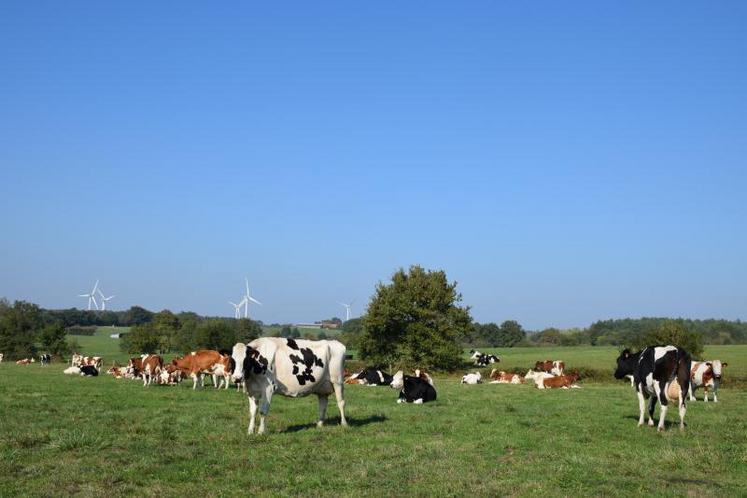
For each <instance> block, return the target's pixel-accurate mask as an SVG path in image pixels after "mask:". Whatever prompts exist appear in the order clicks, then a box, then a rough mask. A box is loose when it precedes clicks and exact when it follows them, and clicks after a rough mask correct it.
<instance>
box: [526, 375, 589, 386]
mask: <svg viewBox="0 0 747 498" xmlns="http://www.w3.org/2000/svg"><path fill="white" fill-rule="evenodd" d="M578 377H579V376H578V374H576V373H572V374H568V375H557V376H555V377H549V378H547V379H542V381H541V382H538V383H537V385H536V387H537V389H559V388H562V389H570V388H578V387H579V386H577V385H576V384H574V382H576V381H577V380H578Z"/></svg>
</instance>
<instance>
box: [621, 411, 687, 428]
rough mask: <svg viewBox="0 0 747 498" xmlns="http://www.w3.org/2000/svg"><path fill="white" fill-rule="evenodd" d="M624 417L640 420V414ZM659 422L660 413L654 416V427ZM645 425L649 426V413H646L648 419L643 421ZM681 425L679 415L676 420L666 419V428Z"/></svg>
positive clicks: (625, 416)
mask: <svg viewBox="0 0 747 498" xmlns="http://www.w3.org/2000/svg"><path fill="white" fill-rule="evenodd" d="M623 418H626V419H630V420H635V421H636V422H638V415H624V416H623ZM658 423H659V417H658V414H657V416H654V427H653V428H654V429H656V425H657V424H658ZM643 426H644V427H648V415H646V421H645V422H644V423H643ZM679 426H680V419H679V416H678V417H677V418H676V419H675V420H669V419H667V420H665V421H664V428H665V429H669V428H671V427H677V428H679ZM685 427H687V421H686V422H685Z"/></svg>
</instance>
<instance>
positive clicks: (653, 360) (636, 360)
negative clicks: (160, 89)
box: [0, 337, 727, 434]
mask: <svg viewBox="0 0 747 498" xmlns="http://www.w3.org/2000/svg"><path fill="white" fill-rule="evenodd" d="M470 353H471V359H472V360H473V361H474V362H475V365H476V366H487V365H491V364H494V363H497V362H500V358H498V357H497V356H495V355H485V354H482V353H480V352H479V351H471V352H470ZM345 357H346V348H345V346H344V345H343V344H342V343H340V342H338V341H335V340H320V341H311V340H301V339H298V340H294V339H285V338H278V337H262V338H259V339H255V340H254V341H252V342H250V343H249V344H243V343H238V344H236V345H235V346H234V347H233V350H232V351H231V352H228V351H220V352H219V351H213V350H200V351H194V352H192V353H189V354H187V355H184V356H177V357H176V358H174V359H172V360H171V362H168V363H167V362H164V360H163V358H161V356H159V355H155V354H145V355H141V356H139V357H135V358H131V359H130V360H129V362H128V364H127V365H126V366H117V365H116V364H113V365H112V367H111V368H110V369H109V370H107V372H106V373H107V374H110V375H112V376H114V377H115V378H117V379H120V378H127V379H139V380H142V382H143V386H144V387H147V386H149V385H151V384H153V383H155V384H165V385H176V384H179V383H180V382H181V381H182V380H183V379H186V378H191V379H192V381H193V384H192V387H193V389H196V388H197V386H198V384H199V385H201V386H203V387H204V385H205V376H206V375H207V376H211V377H212V378H213V385H214V386H215V387H216V388H221V387H223V388H225V389H228V386H229V382H230V381H233V382H234V384H235V385H236V386H237V389H242V390H243V391H244V392H245V393H246V394H247V396H248V400H249V427H248V433H249V434H252V433H254V431H255V425H256V424H255V418H256V415H257V411H259V418H260V421H259V427H258V428H257V433H258V434H262V433H264V432H266V427H265V417H266V416H267V414H268V412H269V410H270V403H271V401H272V396H273V394H275V393H277V394H280V395H282V396H288V397H291V398H299V397H304V396H307V395H310V394H315V395H316V396H317V397H318V398H319V420H318V422H317V425H318V426H321V425H323V424H324V421H325V419H326V412H327V403H328V397H329V396H330V395H331V394H333V393H334V395H335V398H336V401H337V407H338V409H339V411H340V422H341V425H343V426H346V425H347V420H346V418H345V399H344V391H343V387H344V384H361V385H368V386H389V387H391V388H394V389H396V390H398V391H399V397H398V399H397V402H398V403H403V402H407V403H415V404H422V403H426V402H429V401H435V400H436V397H437V394H436V387H435V384H434V382H433V378H432V377H431V376H430V375H429V374H428V373H427V372H425V371H422V370H415V372H414V375H405V374H404V372H403V371H402V370H400V371H398V372H397V373H395V374H394V375H390V374H388V373H386V372H385V371H383V370H382V369H380V368H376V367H373V368H366V369H363V370H361V371H360V372H356V373H353V374H350V373H349V372H348V371H347V370H346V369H345V368H344V364H345ZM50 359H51V358H50V357H49V355H46V354H45V355H42V356H41V358H40V360H41V364H42V365H47V364H49V361H50ZM2 360H3V355H2V353H0V363H1V362H2ZM34 362H35V359H34V358H26V359H23V360H18V361H17V362H16V363H17V364H25V365H28V364H31V363H34ZM102 365H103V358H101V357H97V356H82V355H79V354H74V355H73V357H72V361H71V365H70V367H69V368H67V369H65V371H64V373H66V374H72V375H83V376H97V375H99V373H100V371H101V368H102ZM726 366H727V363H725V362H724V363H722V362H721V361H719V360H712V361H701V362H692V361H691V358H690V355H689V353H687V352H686V351H684V350H683V349H682V348H679V347H676V346H650V347H647V348H644V349H643V350H641V351H638V352H635V353H634V352H631V351H630V350H627V349H626V350H624V351H623V352H622V353H621V354H620V356H619V357H618V358H617V369H616V371H615V374H614V375H615V378H617V379H623V378H626V377H628V378H632V384H633V387H634V388H635V391H636V393H637V396H638V400H639V409H640V418H639V422H638V424H639V425H643V423H644V415H645V411H646V399H648V424H649V425H651V426H653V425H654V421H653V414H654V409H655V407H656V403H657V401H658V402H660V403H661V409H660V416H659V425H658V428H659V430H663V429H664V421H665V418H666V414H667V409H668V405H669V402H670V401H672V402H674V401H676V402H677V404H678V408H679V415H680V428H684V417H685V412H686V407H685V397H686V395H688V394H689V397H690V400H691V401H694V400H695V397H694V391H695V390H696V389H698V388H699V387H703V388H704V390H705V398H704V399H705V401H708V389H709V388H710V389H712V392H713V401H714V402H716V401H718V397H717V393H718V388H719V385H720V382H721V375H722V368H723V367H726ZM578 378H579V377H578V375H577V374H575V373H570V374H566V373H565V363H564V362H562V361H559V360H545V361H538V362H536V363H535V365H534V368H533V369H530V370H529V371H528V372H526V374H525V375H524V376H521V375H519V374H515V373H507V372H504V371H497V370H496V369H493V370H492V371H491V373H490V379H491V382H490V383H491V384H523V383H525V382H526V381H527V380H533V381H534V383H535V386H536V387H537V388H539V389H551V388H566V389H568V388H574V387H578V386H577V385H576V384H575V382H576V381H577V380H578ZM461 383H462V384H480V383H482V374H481V373H480V372H479V371H478V372H475V373H469V374H467V375H465V376H464V377H462V380H461Z"/></svg>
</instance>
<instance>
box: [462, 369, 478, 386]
mask: <svg viewBox="0 0 747 498" xmlns="http://www.w3.org/2000/svg"><path fill="white" fill-rule="evenodd" d="M481 383H482V374H481V373H480V372H475V373H470V374H467V375H465V376H464V377H462V382H461V384H470V385H475V384H481Z"/></svg>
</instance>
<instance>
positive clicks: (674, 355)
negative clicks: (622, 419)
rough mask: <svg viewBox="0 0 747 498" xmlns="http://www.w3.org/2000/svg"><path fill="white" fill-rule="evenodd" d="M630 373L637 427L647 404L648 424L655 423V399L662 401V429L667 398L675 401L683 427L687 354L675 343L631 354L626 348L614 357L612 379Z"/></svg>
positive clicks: (687, 377)
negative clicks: (635, 399) (647, 401)
mask: <svg viewBox="0 0 747 498" xmlns="http://www.w3.org/2000/svg"><path fill="white" fill-rule="evenodd" d="M631 374H632V375H633V382H634V383H635V390H636V393H638V406H639V409H640V413H641V416H640V418H639V419H638V426H641V425H643V419H644V413H645V412H646V398H650V400H649V405H648V425H650V426H652V427H653V425H654V409H655V408H656V401H657V399H658V400H659V401H660V402H661V409H660V412H659V426H658V430H659V431H663V430H664V421H665V420H666V418H667V409H668V408H669V401H674V400H677V402H678V404H679V413H680V430H683V429H684V428H685V413H686V411H687V408H686V406H685V396H686V395H687V392H688V390H689V388H690V354H689V353H688V352H687V351H685V350H684V349H682V348H680V347H677V346H648V347H646V348H643V350H642V351H639V352H637V353H632V352H631V351H630V350H628V349H625V350H624V351H623V352H622V353H620V356H619V357H618V358H617V370H615V378H616V379H623V378H625V376H626V375H631Z"/></svg>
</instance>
